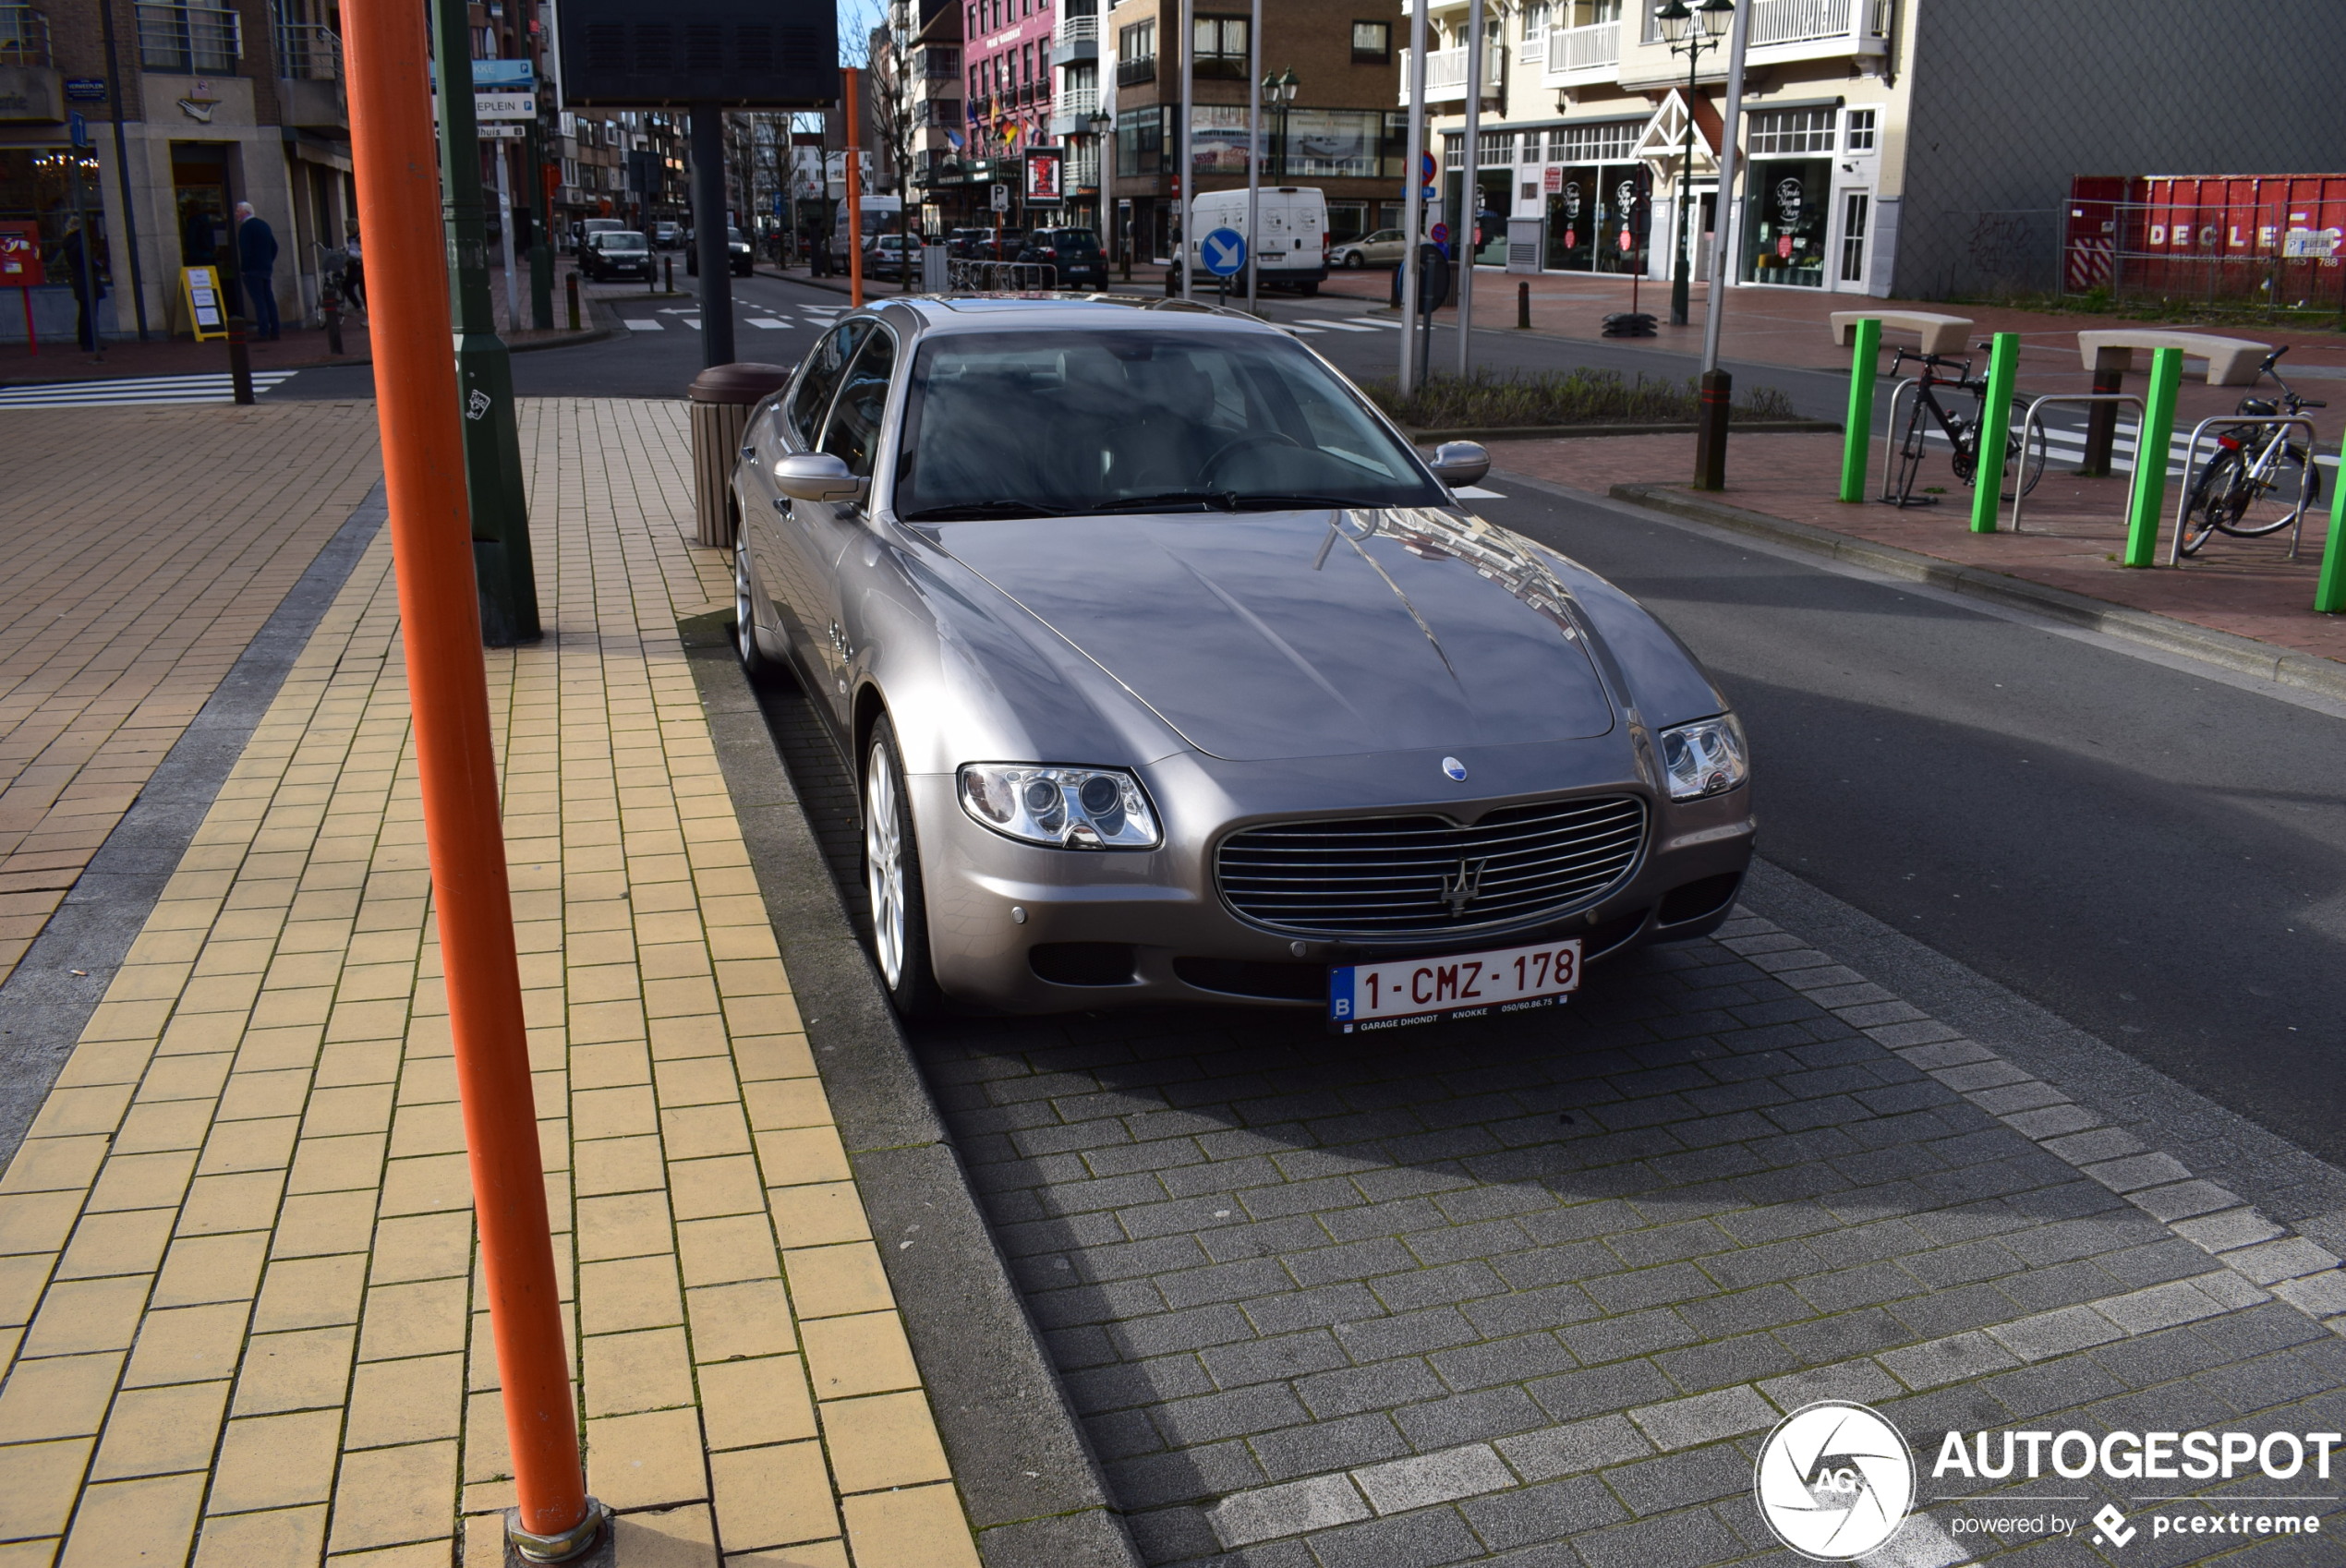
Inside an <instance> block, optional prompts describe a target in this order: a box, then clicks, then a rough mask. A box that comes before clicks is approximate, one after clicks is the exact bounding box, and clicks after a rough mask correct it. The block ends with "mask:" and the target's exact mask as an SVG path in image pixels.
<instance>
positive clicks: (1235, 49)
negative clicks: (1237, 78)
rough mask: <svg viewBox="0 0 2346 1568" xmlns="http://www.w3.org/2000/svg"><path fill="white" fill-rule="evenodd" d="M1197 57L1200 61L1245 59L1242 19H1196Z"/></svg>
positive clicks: (1244, 34) (1244, 25)
mask: <svg viewBox="0 0 2346 1568" xmlns="http://www.w3.org/2000/svg"><path fill="white" fill-rule="evenodd" d="M1194 25H1195V27H1196V29H1197V31H1196V39H1197V55H1198V58H1199V59H1201V60H1205V59H1213V58H1216V57H1219V58H1223V59H1237V60H1243V59H1245V58H1246V18H1244V17H1200V18H1197V19H1196V22H1195V24H1194Z"/></svg>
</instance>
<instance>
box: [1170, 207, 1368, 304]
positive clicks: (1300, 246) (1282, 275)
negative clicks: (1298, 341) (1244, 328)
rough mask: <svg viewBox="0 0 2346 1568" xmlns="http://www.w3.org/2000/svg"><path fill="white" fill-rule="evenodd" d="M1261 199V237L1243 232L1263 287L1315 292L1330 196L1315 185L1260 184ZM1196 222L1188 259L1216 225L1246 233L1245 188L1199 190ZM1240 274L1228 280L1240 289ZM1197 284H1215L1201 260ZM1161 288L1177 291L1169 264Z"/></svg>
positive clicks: (1324, 259) (1176, 272) (1323, 270)
mask: <svg viewBox="0 0 2346 1568" xmlns="http://www.w3.org/2000/svg"><path fill="white" fill-rule="evenodd" d="M1257 199H1258V200H1260V201H1261V203H1262V213H1263V238H1262V241H1261V243H1259V244H1255V243H1254V236H1253V235H1247V239H1248V241H1249V243H1250V244H1251V245H1252V247H1253V250H1254V253H1255V265H1256V266H1257V267H1258V268H1260V269H1261V275H1262V279H1263V286H1264V287H1265V288H1291V289H1297V290H1300V292H1302V293H1304V294H1317V293H1319V292H1320V284H1321V283H1323V282H1324V280H1325V279H1326V277H1327V275H1328V200H1327V196H1326V193H1325V192H1324V191H1322V190H1321V189H1320V188H1319V187H1316V186H1292V185H1282V186H1264V187H1263V190H1262V192H1261V194H1260V196H1259V197H1258V198H1257ZM1195 223H1196V225H1197V233H1196V234H1195V235H1192V236H1191V239H1190V243H1189V247H1188V250H1189V259H1191V262H1193V263H1194V262H1195V261H1196V259H1197V247H1198V245H1199V243H1200V241H1201V240H1203V237H1204V236H1205V235H1210V234H1212V233H1213V232H1214V231H1215V229H1236V230H1237V231H1238V232H1239V233H1240V234H1241V235H1245V234H1246V190H1245V188H1244V187H1240V188H1239V189H1237V190H1203V191H1200V192H1199V193H1198V195H1197V210H1196V217H1195ZM1242 277H1243V274H1241V275H1240V276H1239V277H1233V278H1232V279H1231V280H1230V283H1231V286H1232V287H1233V288H1242V287H1243V286H1244V284H1243V282H1242ZM1197 286H1198V288H1200V289H1207V288H1211V287H1213V286H1214V274H1213V273H1211V272H1209V271H1206V270H1205V268H1204V267H1203V265H1200V266H1199V267H1198V271H1197ZM1165 292H1166V293H1167V294H1179V293H1180V292H1181V270H1180V268H1179V267H1173V268H1170V269H1168V270H1167V272H1166V275H1165Z"/></svg>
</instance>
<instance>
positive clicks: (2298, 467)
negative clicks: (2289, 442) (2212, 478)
mask: <svg viewBox="0 0 2346 1568" xmlns="http://www.w3.org/2000/svg"><path fill="white" fill-rule="evenodd" d="M2305 482H2306V481H2305V454H2304V452H2302V451H2300V450H2299V449H2297V448H2296V447H2293V446H2285V447H2283V448H2281V451H2280V455H2279V457H2277V458H2275V459H2274V461H2273V476H2272V481H2271V483H2270V484H2269V485H2256V486H2249V485H2245V484H2243V486H2242V488H2243V491H2244V492H2245V495H2244V499H2243V502H2242V505H2241V508H2240V510H2239V512H2238V513H2235V514H2234V515H2233V517H2232V519H2231V521H2230V522H2228V523H2219V524H2218V525H2217V526H2218V527H2219V528H2221V529H2223V531H2224V532H2225V533H2227V534H2230V535H2231V536H2232V537H2235V538H2242V539H2259V538H2262V537H2265V536H2266V535H2267V534H2277V533H2279V532H2280V530H2282V529H2283V528H2286V527H2288V526H2289V525H2290V523H2291V522H2292V520H2293V519H2294V518H2295V517H2296V515H2297V513H2296V510H2295V509H2296V506H2297V487H2298V486H2299V485H2301V484H2304V483H2305ZM2321 487H2322V473H2321V470H2320V469H2318V468H2316V469H2315V470H2314V476H2313V480H2312V483H2311V484H2310V485H2308V487H2307V495H2306V501H2305V509H2306V510H2307V511H2308V512H2310V511H2312V510H2313V507H2314V502H2315V501H2318V500H2319V499H2320V498H2321ZM2260 500H2262V501H2269V502H2271V504H2272V505H2273V507H2274V508H2275V509H2276V510H2277V512H2278V513H2279V515H2278V516H2275V517H2273V518H2271V519H2270V520H2269V521H2268V520H2267V519H2265V518H2262V517H2259V518H2257V519H2256V520H2255V521H2254V522H2251V521H2250V520H2249V518H2248V513H2249V510H2250V509H2251V508H2252V507H2254V506H2255V504H2256V502H2257V501H2260Z"/></svg>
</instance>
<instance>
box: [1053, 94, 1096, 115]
mask: <svg viewBox="0 0 2346 1568" xmlns="http://www.w3.org/2000/svg"><path fill="white" fill-rule="evenodd" d="M1099 106H1100V90H1099V89H1098V88H1096V87H1070V88H1067V89H1064V90H1061V91H1060V93H1059V97H1058V103H1057V104H1055V105H1054V106H1053V108H1052V110H1051V112H1052V113H1053V114H1054V115H1058V116H1059V117H1061V118H1062V119H1063V118H1065V117H1066V116H1068V115H1089V114H1094V113H1095V112H1097V110H1098V109H1099Z"/></svg>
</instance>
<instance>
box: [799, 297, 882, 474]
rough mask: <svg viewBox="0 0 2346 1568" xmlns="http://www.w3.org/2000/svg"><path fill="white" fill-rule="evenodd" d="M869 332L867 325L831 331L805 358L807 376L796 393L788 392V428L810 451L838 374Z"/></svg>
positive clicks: (852, 323) (858, 323)
mask: <svg viewBox="0 0 2346 1568" xmlns="http://www.w3.org/2000/svg"><path fill="white" fill-rule="evenodd" d="M870 331H871V327H870V325H869V324H868V323H866V322H863V321H849V322H846V323H844V324H843V325H840V326H839V327H835V328H833V329H832V330H831V332H830V334H829V335H828V337H826V338H824V339H823V341H822V342H820V343H818V344H816V345H815V348H814V352H812V353H811V354H809V355H808V356H806V374H805V375H804V376H802V377H800V378H799V381H798V390H797V391H796V392H792V393H791V400H790V428H791V430H792V433H793V434H794V435H796V436H797V437H798V440H799V444H800V445H801V446H804V447H805V448H807V449H808V450H809V451H812V450H813V449H814V446H815V436H816V432H817V431H819V430H820V429H822V428H823V411H824V410H825V409H827V408H828V407H829V406H830V404H831V393H832V392H835V391H837V390H838V387H839V380H840V373H841V372H842V371H844V370H845V369H846V368H847V362H848V360H850V359H851V358H853V357H854V354H855V348H856V345H857V344H860V343H862V342H863V341H864V337H865V334H866V333H868V332H870Z"/></svg>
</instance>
